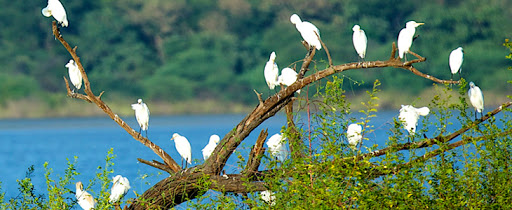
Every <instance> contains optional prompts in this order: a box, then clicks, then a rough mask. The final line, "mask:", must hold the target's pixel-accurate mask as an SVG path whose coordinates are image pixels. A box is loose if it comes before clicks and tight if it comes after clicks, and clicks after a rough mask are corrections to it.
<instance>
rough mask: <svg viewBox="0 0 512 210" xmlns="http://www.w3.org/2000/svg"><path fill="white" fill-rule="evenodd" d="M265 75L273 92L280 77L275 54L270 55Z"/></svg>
mask: <svg viewBox="0 0 512 210" xmlns="http://www.w3.org/2000/svg"><path fill="white" fill-rule="evenodd" d="M263 73H264V75H265V80H266V81H267V85H268V88H270V89H271V90H273V89H274V88H275V87H276V85H277V84H278V83H277V77H278V76H279V68H278V67H277V63H276V53H275V52H272V53H270V58H269V59H268V61H267V63H266V64H265V69H264V72H263Z"/></svg>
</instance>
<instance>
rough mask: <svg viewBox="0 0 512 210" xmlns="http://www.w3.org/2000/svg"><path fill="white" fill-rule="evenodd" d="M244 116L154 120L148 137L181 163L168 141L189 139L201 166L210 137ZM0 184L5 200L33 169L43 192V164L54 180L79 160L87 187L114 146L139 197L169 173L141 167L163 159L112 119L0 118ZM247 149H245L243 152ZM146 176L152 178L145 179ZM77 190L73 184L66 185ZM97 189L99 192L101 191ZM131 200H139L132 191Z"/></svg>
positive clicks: (119, 167) (271, 125)
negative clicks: (176, 136)
mask: <svg viewBox="0 0 512 210" xmlns="http://www.w3.org/2000/svg"><path fill="white" fill-rule="evenodd" d="M243 117H244V115H204V116H172V117H158V116H157V117H151V120H150V127H149V131H148V135H149V138H150V139H151V140H152V141H153V142H154V143H155V144H157V145H159V146H160V147H161V148H162V149H164V150H165V151H167V153H169V154H170V155H171V157H173V158H174V159H175V160H176V161H177V162H178V163H179V164H181V161H180V160H181V159H180V156H179V154H178V153H177V152H176V149H175V147H174V142H172V141H170V138H171V136H172V134H173V133H174V132H178V133H180V134H181V135H183V136H185V137H187V138H188V140H189V141H190V143H191V146H192V158H193V159H195V161H193V163H192V165H197V164H201V163H202V157H203V156H202V153H201V149H202V148H203V147H204V146H206V144H207V143H208V139H209V137H210V135H212V134H218V135H219V136H221V137H223V136H224V135H225V134H226V133H227V132H229V131H230V130H232V129H233V128H234V126H235V125H236V124H238V122H239V121H240V120H242V119H243ZM124 120H126V122H127V123H128V124H129V125H131V126H132V127H133V128H138V125H137V123H136V121H135V119H134V117H133V116H128V117H124ZM285 123H286V118H285V116H284V115H277V116H275V117H273V118H271V119H269V120H267V121H266V122H265V123H264V124H262V125H260V126H259V127H258V128H257V129H256V130H257V131H258V132H255V134H252V135H251V136H250V137H249V138H248V139H247V140H246V141H245V143H243V144H245V145H247V144H250V143H254V142H255V138H256V137H257V134H258V133H259V131H260V130H261V129H263V128H268V130H269V133H270V134H274V133H277V132H279V131H280V129H281V127H282V125H284V124H285ZM0 141H1V143H2V146H1V147H0V168H1V169H2V170H0V182H2V191H3V192H5V193H6V198H7V199H8V198H11V197H15V196H17V195H18V192H19V191H18V189H17V188H18V185H17V183H16V180H17V179H23V178H24V177H25V173H26V171H27V168H29V167H30V166H31V165H34V168H35V173H34V176H33V177H32V182H33V183H34V184H35V188H36V192H38V193H45V191H46V183H45V179H44V168H43V164H44V163H45V162H49V166H50V167H51V168H53V170H54V176H53V178H54V179H57V176H61V175H63V174H64V169H65V168H66V166H67V165H66V163H67V160H66V158H68V159H70V160H73V157H74V156H77V157H78V160H77V164H76V170H77V171H78V172H79V173H80V175H79V176H77V177H76V181H82V182H84V185H87V184H88V180H90V179H92V178H93V177H94V176H95V174H96V173H97V172H98V171H99V170H97V167H98V166H105V157H106V155H107V152H108V151H109V149H110V148H114V154H115V155H116V156H117V157H116V158H115V159H114V163H115V165H114V167H113V169H114V174H113V176H114V175H116V174H121V175H123V176H125V177H127V178H128V179H129V180H130V184H131V186H132V188H131V190H134V191H136V192H137V193H139V194H141V193H142V192H144V191H145V190H146V189H148V188H149V187H151V186H152V185H153V184H155V183H156V182H158V181H159V180H161V179H163V178H165V177H166V176H165V173H164V174H162V175H158V173H159V172H160V170H157V169H154V168H152V167H150V166H147V165H145V164H142V163H139V162H138V161H137V158H142V159H145V160H153V159H154V160H158V161H162V160H161V159H160V158H159V157H158V156H157V155H155V154H154V153H153V152H152V151H151V150H150V149H148V148H147V147H145V146H143V145H142V144H141V143H139V142H138V141H136V140H134V139H133V138H132V137H131V136H130V135H128V134H127V133H126V132H125V131H124V130H123V129H122V128H120V127H119V126H118V125H117V124H116V123H115V122H114V121H112V120H111V119H109V118H64V119H22V120H0ZM239 151H243V150H239ZM236 170H237V165H236V158H231V159H230V160H229V161H228V164H227V165H226V172H227V173H232V172H235V171H236ZM143 174H148V175H150V176H149V177H147V178H144V179H141V176H142V175H143ZM68 187H69V188H70V189H72V190H74V185H73V186H68ZM93 190H96V192H98V191H99V190H100V189H99V186H98V187H97V188H94V187H93ZM127 197H129V198H131V197H135V196H134V193H133V192H130V193H129V194H128V195H127Z"/></svg>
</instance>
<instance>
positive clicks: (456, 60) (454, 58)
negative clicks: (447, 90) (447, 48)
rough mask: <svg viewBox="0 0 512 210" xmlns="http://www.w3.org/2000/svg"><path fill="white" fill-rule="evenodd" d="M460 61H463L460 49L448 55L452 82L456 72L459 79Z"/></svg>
mask: <svg viewBox="0 0 512 210" xmlns="http://www.w3.org/2000/svg"><path fill="white" fill-rule="evenodd" d="M462 61H464V51H463V50H462V47H458V48H457V49H455V50H453V51H452V52H451V53H450V60H449V63H450V70H451V72H452V78H451V79H452V80H453V75H454V74H455V73H457V72H459V78H460V72H461V71H462V68H461V66H462Z"/></svg>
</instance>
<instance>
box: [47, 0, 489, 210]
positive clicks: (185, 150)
mask: <svg viewBox="0 0 512 210" xmlns="http://www.w3.org/2000/svg"><path fill="white" fill-rule="evenodd" d="M41 12H42V14H43V15H44V16H46V17H50V16H53V17H54V18H55V20H57V22H58V23H59V24H60V25H61V26H63V27H67V26H68V20H67V16H66V11H65V9H64V7H63V6H62V4H61V2H60V1H59V0H48V6H47V7H45V8H43V9H42V11H41ZM290 22H291V23H293V24H294V25H295V27H296V28H297V30H298V31H299V33H300V34H301V36H302V38H303V39H304V41H305V42H306V43H307V44H308V46H309V48H310V50H311V49H313V48H316V49H317V50H320V49H322V45H321V41H320V31H319V30H318V28H317V27H316V26H315V25H313V24H312V23H310V22H307V21H302V20H301V19H300V17H299V16H298V15H297V14H293V15H292V16H291V17H290ZM420 25H423V23H417V22H415V21H409V22H407V23H406V26H405V28H403V29H402V30H401V31H400V33H399V34H398V40H397V43H398V44H397V45H398V55H399V57H400V59H402V58H404V57H405V59H407V58H406V54H407V53H409V52H410V48H411V46H412V43H413V40H414V34H415V32H416V27H418V26H420ZM352 30H353V32H354V33H353V36H352V39H353V44H354V48H355V50H356V52H357V54H358V55H359V58H360V59H363V60H364V58H365V56H366V48H367V43H368V39H367V37H366V34H365V32H364V30H363V29H361V27H360V26H359V25H354V26H353V28H352ZM463 56H464V52H463V49H462V47H458V48H457V49H455V50H453V51H452V52H451V53H450V57H449V66H450V72H451V75H452V79H453V75H454V74H456V73H459V77H460V73H461V66H462V62H463ZM65 67H67V68H68V72H69V78H70V80H71V83H72V84H73V86H74V87H75V88H76V90H77V91H78V90H79V89H80V88H81V86H82V73H81V72H80V70H79V68H78V66H77V64H76V63H75V61H74V60H70V61H69V62H68V63H67V64H66V65H65ZM264 76H265V80H266V83H267V85H268V87H269V88H270V89H274V88H275V87H276V86H278V85H285V86H290V85H292V84H293V83H295V82H296V80H297V72H296V71H295V70H293V69H291V68H284V69H283V70H282V71H281V75H279V68H278V66H277V63H276V53H275V52H272V53H271V54H270V57H269V60H268V62H267V63H266V64H265V68H264ZM469 86H470V88H469V91H468V95H469V99H470V102H471V104H472V105H473V107H474V108H475V118H476V117H477V116H476V115H477V112H478V113H480V114H481V115H482V117H483V109H484V98H483V94H482V91H481V90H480V88H479V87H478V86H476V85H475V84H474V83H473V82H470V84H469ZM297 92H298V93H300V90H298V91H297ZM132 109H133V110H135V117H136V119H137V122H138V124H139V126H140V130H139V135H141V132H142V131H145V132H146V137H147V130H148V127H149V108H148V106H147V105H146V104H145V103H144V102H143V101H142V99H138V101H137V103H136V104H132ZM429 112H430V109H429V108H428V107H422V108H415V107H413V106H411V105H405V106H404V105H402V108H401V109H400V114H399V116H398V119H399V120H400V121H401V122H402V125H403V126H404V128H405V129H406V130H407V131H408V132H409V134H410V135H414V134H415V132H416V126H417V124H418V120H419V117H420V116H426V115H428V114H429ZM360 124H361V123H359V124H358V123H352V124H350V125H349V126H348V127H347V134H346V136H347V140H348V143H349V147H350V148H351V149H353V150H356V149H357V145H358V144H360V143H361V141H362V139H363V132H364V131H363V126H361V125H360ZM171 140H174V142H175V146H176V150H177V151H178V153H179V154H180V156H181V157H182V168H183V160H184V161H185V168H187V163H188V164H191V163H192V149H191V147H190V143H189V141H188V140H187V138H186V137H184V136H181V135H179V134H178V133H174V134H173V135H172V138H171ZM219 141H220V137H219V136H218V135H215V134H214V135H212V136H210V140H209V142H208V144H207V145H206V146H205V147H204V149H202V153H203V158H204V160H206V159H208V158H209V157H210V155H211V153H212V152H213V151H214V149H215V147H216V146H217V144H218V143H219ZM285 144H286V138H285V137H284V136H283V135H282V134H280V133H278V134H274V135H273V136H271V137H270V138H269V139H268V141H267V146H268V148H269V152H270V154H271V156H272V157H273V158H275V159H277V160H278V161H280V162H284V161H285V159H286V157H287V156H288V155H289V152H288V150H287V149H286V145H285ZM112 182H113V186H112V190H111V195H110V198H109V201H110V202H111V203H116V202H118V201H119V199H120V198H122V197H123V196H124V195H125V194H126V193H127V192H128V190H129V189H130V183H129V181H128V179H127V178H125V177H122V176H121V175H117V176H116V177H114V178H113V181H112ZM261 197H262V199H263V200H264V201H266V202H268V203H272V204H273V200H274V199H275V196H273V195H272V192H270V191H263V192H262V193H261ZM76 198H77V200H78V204H79V205H80V206H81V207H82V208H83V209H87V210H88V209H93V208H94V206H95V201H94V198H93V197H92V195H91V194H89V193H88V192H86V191H84V190H83V185H82V182H77V183H76Z"/></svg>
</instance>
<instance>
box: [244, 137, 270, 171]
mask: <svg viewBox="0 0 512 210" xmlns="http://www.w3.org/2000/svg"><path fill="white" fill-rule="evenodd" d="M267 136H268V129H266V130H261V132H260V135H259V136H258V139H257V140H256V144H254V146H253V147H252V149H251V152H250V153H249V159H248V160H247V165H246V166H245V169H244V170H243V171H242V172H241V173H240V174H243V175H245V176H246V177H248V178H251V177H252V176H253V175H254V172H256V171H258V168H259V167H260V163H261V158H262V157H263V153H265V148H263V143H264V142H265V140H266V139H267Z"/></svg>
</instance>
